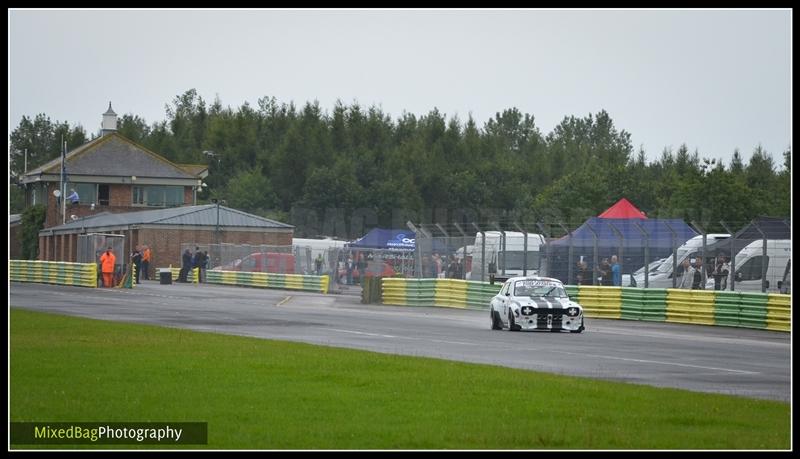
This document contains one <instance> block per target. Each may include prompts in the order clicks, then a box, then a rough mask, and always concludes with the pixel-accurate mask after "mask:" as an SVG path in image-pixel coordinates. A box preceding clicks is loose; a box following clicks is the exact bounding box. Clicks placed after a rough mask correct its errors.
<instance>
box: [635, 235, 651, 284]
mask: <svg viewBox="0 0 800 459" xmlns="http://www.w3.org/2000/svg"><path fill="white" fill-rule="evenodd" d="M633 224H634V225H636V228H638V229H639V231H641V232H642V234H643V235H644V237H645V239H644V288H647V287H649V286H650V235H649V234H647V231H645V230H644V228H643V227H642V225H640V224H639V222H637V221H634V222H633Z"/></svg>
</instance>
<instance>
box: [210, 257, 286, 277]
mask: <svg viewBox="0 0 800 459" xmlns="http://www.w3.org/2000/svg"><path fill="white" fill-rule="evenodd" d="M294 266H295V258H294V255H292V254H291V253H273V252H262V253H251V254H250V255H248V256H246V257H244V258H242V259H241V260H236V261H235V262H233V263H229V264H227V265H224V266H220V267H219V268H214V269H218V270H222V271H247V272H255V273H278V274H294Z"/></svg>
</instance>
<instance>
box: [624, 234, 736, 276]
mask: <svg viewBox="0 0 800 459" xmlns="http://www.w3.org/2000/svg"><path fill="white" fill-rule="evenodd" d="M730 237H731V235H730V234H725V233H712V234H707V235H706V247H708V246H710V245H711V244H714V243H717V242H719V241H722V240H724V239H728V238H730ZM702 251H703V236H702V235H700V236H695V237H693V238H691V239H689V240H688V241H686V242H684V243H683V245H681V246H680V247H678V249H677V250H675V254H676V256H677V257H678V280H680V278H681V276H682V275H683V260H685V259H687V258H688V259H692V258H697V257H699V256H700V252H702ZM710 256H711V254H706V258H709V257H710ZM672 267H673V266H672V255H670V256H668V257H667V258H665V259H664V261H662V262H661V264H660V265H659V266H658V268H656V269H655V270H654V271H653V270H651V271H650V274H649V278H648V287H649V288H672ZM623 277H625V278H627V279H623V285H625V286H626V287H628V286H632V285H631V284H632V282H630V276H623ZM633 278H634V280H635V281H636V286H637V287H644V271H642V272H641V273H637V274H634V276H633ZM626 280H627V284H625V281H626ZM712 285H713V284H712Z"/></svg>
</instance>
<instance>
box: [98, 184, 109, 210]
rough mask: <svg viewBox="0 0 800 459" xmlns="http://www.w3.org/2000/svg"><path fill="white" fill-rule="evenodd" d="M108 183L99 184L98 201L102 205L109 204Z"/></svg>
mask: <svg viewBox="0 0 800 459" xmlns="http://www.w3.org/2000/svg"><path fill="white" fill-rule="evenodd" d="M108 194H109V193H108V185H97V203H98V204H100V205H101V206H107V205H108V203H109V200H108Z"/></svg>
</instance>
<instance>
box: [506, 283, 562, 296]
mask: <svg viewBox="0 0 800 459" xmlns="http://www.w3.org/2000/svg"><path fill="white" fill-rule="evenodd" d="M514 296H548V297H554V298H566V297H567V293H566V292H565V291H564V287H563V286H562V285H561V284H558V283H555V282H548V281H537V280H521V281H517V282H515V283H514Z"/></svg>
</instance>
